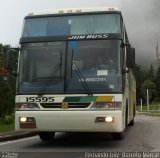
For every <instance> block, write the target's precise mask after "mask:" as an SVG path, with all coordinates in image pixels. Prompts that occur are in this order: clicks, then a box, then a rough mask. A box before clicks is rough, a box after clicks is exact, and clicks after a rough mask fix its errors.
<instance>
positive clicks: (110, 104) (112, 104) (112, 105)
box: [91, 102, 122, 109]
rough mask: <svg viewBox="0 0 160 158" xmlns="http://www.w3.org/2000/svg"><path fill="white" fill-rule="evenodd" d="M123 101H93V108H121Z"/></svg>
mask: <svg viewBox="0 0 160 158" xmlns="http://www.w3.org/2000/svg"><path fill="white" fill-rule="evenodd" d="M120 108H122V102H96V103H93V104H92V106H91V109H120Z"/></svg>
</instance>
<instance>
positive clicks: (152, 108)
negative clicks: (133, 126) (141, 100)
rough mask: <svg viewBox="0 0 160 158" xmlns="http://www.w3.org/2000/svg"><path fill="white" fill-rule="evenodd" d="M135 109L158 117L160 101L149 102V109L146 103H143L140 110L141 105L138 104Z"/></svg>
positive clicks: (159, 114) (159, 115)
mask: <svg viewBox="0 0 160 158" xmlns="http://www.w3.org/2000/svg"><path fill="white" fill-rule="evenodd" d="M137 111H138V112H140V113H141V114H143V115H148V116H157V117H160V103H156V104H150V105H149V110H148V107H147V105H143V106H142V110H141V106H140V105H138V106H137Z"/></svg>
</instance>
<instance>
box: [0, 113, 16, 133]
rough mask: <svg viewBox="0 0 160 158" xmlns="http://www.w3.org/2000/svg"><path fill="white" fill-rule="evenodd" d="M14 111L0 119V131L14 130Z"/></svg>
mask: <svg viewBox="0 0 160 158" xmlns="http://www.w3.org/2000/svg"><path fill="white" fill-rule="evenodd" d="M14 118H15V117H14V113H13V114H10V115H5V116H4V117H3V118H1V119H0V132H9V131H14V126H15V125H14V122H15V121H14Z"/></svg>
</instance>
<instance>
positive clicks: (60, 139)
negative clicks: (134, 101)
mask: <svg viewBox="0 0 160 158" xmlns="http://www.w3.org/2000/svg"><path fill="white" fill-rule="evenodd" d="M0 152H2V153H1V157H5V156H6V155H7V156H8V154H10V155H9V156H10V157H13V158H19V157H23V158H25V157H28V158H32V157H34V158H36V157H37V158H47V157H53V158H54V157H55V158H61V157H65V158H67V157H70V158H72V157H77V158H81V157H82V158H84V157H85V158H86V157H96V155H94V153H100V154H102V153H103V154H119V153H116V152H160V118H158V117H150V116H143V115H137V116H136V118H135V125H134V126H133V127H127V130H126V132H125V138H124V140H120V141H115V140H112V138H111V136H110V135H108V134H103V133H98V134H97V133H72V134H71V133H56V136H55V140H54V142H53V143H46V142H42V141H41V140H40V139H39V137H38V136H34V137H29V138H23V139H18V140H14V141H7V142H1V143H0ZM19 152H20V153H19ZM110 152H113V153H110ZM7 156H6V157H7ZM9 156H8V157H9ZM102 156H103V157H105V156H106V157H109V156H112V155H109V156H108V155H102ZM118 156H119V155H113V156H112V158H114V157H118ZM121 156H122V155H121ZM154 156H155V157H157V156H160V154H159V155H154ZM1 157H0V158H1ZM122 157H125V155H123V156H122Z"/></svg>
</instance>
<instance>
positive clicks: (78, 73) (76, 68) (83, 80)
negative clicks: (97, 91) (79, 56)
mask: <svg viewBox="0 0 160 158" xmlns="http://www.w3.org/2000/svg"><path fill="white" fill-rule="evenodd" d="M72 67H73V69H74V70H75V72H76V74H77V76H78V77H79V79H80V82H81V83H82V85H83V88H84V89H85V90H86V92H87V94H88V95H92V93H91V90H90V88H89V86H88V84H87V82H86V81H85V78H84V77H83V75H82V73H81V71H80V70H79V68H78V66H77V65H76V63H75V62H74V61H72Z"/></svg>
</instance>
